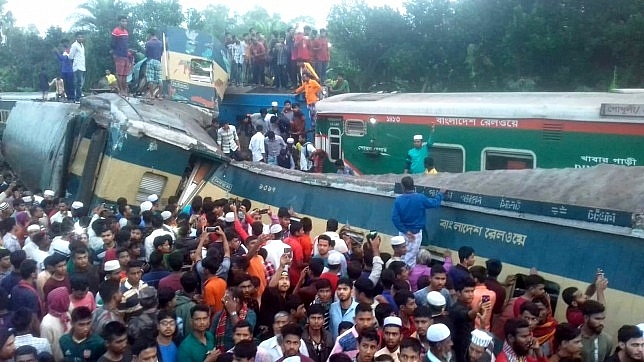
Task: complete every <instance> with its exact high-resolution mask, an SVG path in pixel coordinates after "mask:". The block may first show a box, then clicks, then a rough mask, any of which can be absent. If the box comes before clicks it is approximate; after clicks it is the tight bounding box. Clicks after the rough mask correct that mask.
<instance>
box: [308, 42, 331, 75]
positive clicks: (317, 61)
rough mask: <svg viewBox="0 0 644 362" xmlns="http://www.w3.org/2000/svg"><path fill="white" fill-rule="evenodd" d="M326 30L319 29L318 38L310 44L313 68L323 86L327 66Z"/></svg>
mask: <svg viewBox="0 0 644 362" xmlns="http://www.w3.org/2000/svg"><path fill="white" fill-rule="evenodd" d="M326 36H327V32H326V29H320V36H318V37H317V38H315V39H314V40H313V41H312V42H311V43H312V44H311V47H312V48H313V68H314V69H315V72H316V73H317V74H318V76H319V77H320V83H321V84H324V81H325V80H326V69H327V67H328V66H329V58H330V57H329V40H328V39H327V37H326Z"/></svg>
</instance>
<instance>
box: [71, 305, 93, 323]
mask: <svg viewBox="0 0 644 362" xmlns="http://www.w3.org/2000/svg"><path fill="white" fill-rule="evenodd" d="M87 319H92V311H91V310H89V308H87V307H85V306H81V307H76V308H74V310H72V323H76V322H78V321H83V320H87Z"/></svg>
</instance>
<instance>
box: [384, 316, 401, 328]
mask: <svg viewBox="0 0 644 362" xmlns="http://www.w3.org/2000/svg"><path fill="white" fill-rule="evenodd" d="M382 326H383V327H386V326H398V327H401V328H402V326H403V325H402V320H401V319H400V318H399V317H387V318H385V320H384V321H383V323H382Z"/></svg>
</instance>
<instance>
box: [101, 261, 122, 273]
mask: <svg viewBox="0 0 644 362" xmlns="http://www.w3.org/2000/svg"><path fill="white" fill-rule="evenodd" d="M103 269H105V271H106V272H111V271H115V270H119V269H121V265H120V264H119V261H118V260H108V261H106V262H105V267H104V268H103Z"/></svg>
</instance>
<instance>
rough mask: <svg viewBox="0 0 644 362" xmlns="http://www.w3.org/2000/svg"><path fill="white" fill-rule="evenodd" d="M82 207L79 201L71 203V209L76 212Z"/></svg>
mask: <svg viewBox="0 0 644 362" xmlns="http://www.w3.org/2000/svg"><path fill="white" fill-rule="evenodd" d="M83 206H84V205H83V203H82V202H80V201H74V202H72V209H74V210H78V209H80V208H81V207H83Z"/></svg>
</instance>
